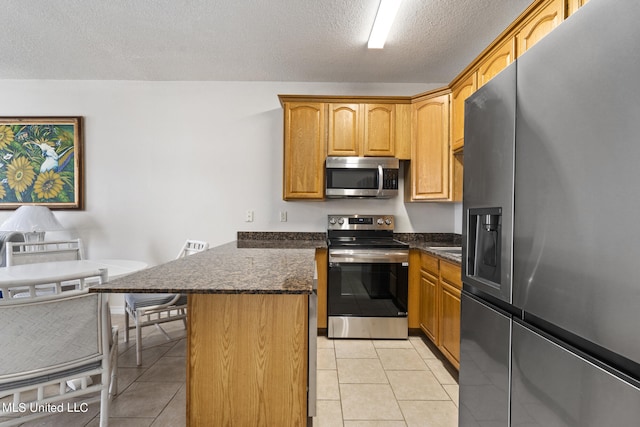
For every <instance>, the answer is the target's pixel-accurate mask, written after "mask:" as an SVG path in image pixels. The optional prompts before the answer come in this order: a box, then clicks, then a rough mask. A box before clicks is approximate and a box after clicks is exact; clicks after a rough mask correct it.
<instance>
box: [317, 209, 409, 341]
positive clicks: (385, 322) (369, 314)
mask: <svg viewBox="0 0 640 427" xmlns="http://www.w3.org/2000/svg"><path fill="white" fill-rule="evenodd" d="M393 228H394V218H393V215H329V217H328V229H327V238H328V246H329V274H328V283H327V288H328V290H327V312H328V336H329V338H378V339H385V338H395V339H406V338H407V336H408V323H407V299H408V293H409V291H408V287H409V280H408V270H409V245H408V244H407V243H404V242H400V241H398V240H395V239H394V238H393Z"/></svg>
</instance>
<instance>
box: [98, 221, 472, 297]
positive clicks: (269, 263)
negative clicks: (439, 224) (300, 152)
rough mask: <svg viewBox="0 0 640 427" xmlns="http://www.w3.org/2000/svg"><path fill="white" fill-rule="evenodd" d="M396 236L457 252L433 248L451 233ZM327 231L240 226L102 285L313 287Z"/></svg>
mask: <svg viewBox="0 0 640 427" xmlns="http://www.w3.org/2000/svg"><path fill="white" fill-rule="evenodd" d="M395 237H396V238H397V239H399V240H402V241H405V242H407V243H409V245H410V248H412V249H419V250H422V251H425V252H427V253H431V254H433V255H436V256H439V257H441V258H443V259H446V260H449V261H452V262H454V263H458V264H459V263H460V261H461V259H460V257H457V256H455V255H453V254H451V253H448V252H443V251H441V250H438V249H436V248H439V247H449V246H460V236H459V235H455V234H450V233H398V234H396V235H395ZM326 247H327V241H326V234H325V233H305V232H303V233H294V232H285V233H281V232H238V240H237V241H234V242H230V243H227V244H224V245H221V246H218V247H215V248H211V249H209V250H206V251H204V252H201V253H197V254H194V255H190V256H188V257H186V258H181V259H177V260H173V261H169V262H167V263H164V264H160V265H157V266H155V267H150V268H148V269H146V270H142V271H139V272H136V273H133V274H130V275H127V276H124V277H120V278H118V279H114V280H112V281H109V282H107V283H104V284H102V285H96V286H92V287H91V291H92V292H106V293H130V292H137V293H155V292H166V293H178V292H179V293H203V294H204V293H212V294H216V293H217V294H234V293H243V294H248V293H273V294H275V293H278V294H308V293H311V289H312V285H313V277H314V272H315V270H314V268H315V262H314V261H315V256H314V255H315V249H319V248H326Z"/></svg>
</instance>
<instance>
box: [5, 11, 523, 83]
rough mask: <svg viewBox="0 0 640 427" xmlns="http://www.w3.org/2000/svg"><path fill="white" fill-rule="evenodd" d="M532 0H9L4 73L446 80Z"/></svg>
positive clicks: (17, 76) (32, 76)
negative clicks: (388, 9) (384, 35)
mask: <svg viewBox="0 0 640 427" xmlns="http://www.w3.org/2000/svg"><path fill="white" fill-rule="evenodd" d="M530 3H531V0H404V3H403V4H402V6H401V7H400V10H399V11H398V15H397V16H396V21H395V23H394V26H393V27H392V30H391V33H390V35H389V38H388V39H387V44H386V45H385V48H384V49H382V50H369V49H367V47H366V43H367V38H368V36H369V32H370V30H371V25H372V23H373V18H374V16H375V13H376V10H377V7H378V0H235V1H234V0H228V1H219V0H108V1H103V0H53V1H52V0H3V1H2V3H1V4H2V15H3V17H2V24H1V25H0V79H64V80H219V81H229V80H240V81H245V80H256V81H298V82H381V83H382V82H385V83H446V82H449V81H450V80H452V79H453V78H454V77H455V76H456V75H457V74H458V73H459V72H460V71H462V69H463V68H464V67H465V66H466V65H467V64H468V63H469V62H471V61H472V60H473V59H474V58H475V57H476V56H477V55H478V54H479V53H480V52H481V51H482V50H483V49H484V48H485V47H486V46H487V45H488V44H489V43H490V42H491V41H493V39H494V38H495V37H496V36H497V35H499V34H500V33H501V32H502V31H503V30H504V29H505V28H506V27H507V26H508V25H509V24H510V23H511V22H512V21H513V20H514V19H515V18H516V17H517V16H518V15H519V14H520V13H521V12H522V11H523V10H524V9H525V8H526V7H527V6H528V5H529V4H530Z"/></svg>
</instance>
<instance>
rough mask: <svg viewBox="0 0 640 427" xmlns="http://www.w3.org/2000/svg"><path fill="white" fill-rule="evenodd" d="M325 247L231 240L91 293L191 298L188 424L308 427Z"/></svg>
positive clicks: (320, 244) (298, 242)
mask: <svg viewBox="0 0 640 427" xmlns="http://www.w3.org/2000/svg"><path fill="white" fill-rule="evenodd" d="M324 245H325V242H323V241H313V240H312V241H307V240H291V241H288V242H283V241H279V242H274V243H273V244H269V243H268V242H264V241H263V242H255V244H252V243H251V241H242V242H240V241H239V242H232V243H228V244H226V245H222V246H219V247H216V248H213V249H209V250H207V251H204V252H201V253H197V254H194V255H191V256H189V257H186V258H181V259H178V260H174V261H171V262H168V263H165V264H161V265H158V266H155V267H151V268H149V269H146V270H143V271H140V272H138V273H134V274H131V275H129V276H126V277H123V278H119V279H115V280H113V281H110V282H107V283H105V284H102V285H97V286H94V287H92V288H91V291H92V292H107V293H141V292H142V293H156V292H160V293H165V292H167V293H186V294H188V323H187V425H189V426H211V425H234V426H245V425H246V426H255V425H265V426H271V425H278V426H302V425H306V424H307V382H308V363H309V362H308V348H309V342H308V333H309V327H308V326H309V323H308V322H309V311H308V310H309V299H310V295H311V294H312V292H313V282H314V270H315V268H314V254H315V249H317V248H321V247H323V246H324ZM239 246H241V247H239ZM256 246H260V247H259V248H257V247H256Z"/></svg>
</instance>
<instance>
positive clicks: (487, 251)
mask: <svg viewBox="0 0 640 427" xmlns="http://www.w3.org/2000/svg"><path fill="white" fill-rule="evenodd" d="M468 221H469V231H468V239H469V240H468V244H467V251H468V255H467V276H470V277H472V278H474V279H476V280H479V281H480V282H483V283H484V284H486V285H489V286H492V287H495V288H498V289H500V285H501V277H500V271H501V259H502V256H501V255H502V244H501V241H502V208H499V207H497V208H476V209H469V219H468Z"/></svg>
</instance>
